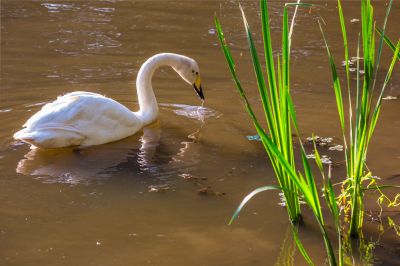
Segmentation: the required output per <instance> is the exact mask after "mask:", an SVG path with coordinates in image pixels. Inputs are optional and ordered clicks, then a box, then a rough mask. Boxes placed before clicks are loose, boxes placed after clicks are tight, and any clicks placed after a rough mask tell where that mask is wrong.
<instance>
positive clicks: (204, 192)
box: [197, 186, 225, 196]
mask: <svg viewBox="0 0 400 266" xmlns="http://www.w3.org/2000/svg"><path fill="white" fill-rule="evenodd" d="M197 193H198V194H199V195H204V196H206V195H214V196H224V195H225V192H218V191H214V190H212V189H211V187H210V186H207V187H202V188H200V189H198V190H197Z"/></svg>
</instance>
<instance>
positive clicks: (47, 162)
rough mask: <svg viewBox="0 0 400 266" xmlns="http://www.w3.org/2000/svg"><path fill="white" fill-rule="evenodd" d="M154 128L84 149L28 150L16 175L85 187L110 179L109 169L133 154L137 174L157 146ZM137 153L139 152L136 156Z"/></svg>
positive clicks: (158, 129)
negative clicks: (141, 133)
mask: <svg viewBox="0 0 400 266" xmlns="http://www.w3.org/2000/svg"><path fill="white" fill-rule="evenodd" d="M160 136H161V129H160V127H159V126H158V125H155V126H151V127H147V128H144V129H143V135H142V136H141V137H140V139H139V141H138V137H137V136H133V137H129V138H126V139H124V140H121V141H118V142H114V143H110V144H105V145H100V146H94V147H89V148H86V149H71V148H68V149H54V150H42V149H32V150H30V151H29V152H28V153H27V154H25V156H24V157H25V158H24V159H22V160H20V161H19V162H18V165H17V168H16V172H17V173H20V174H24V175H33V176H37V178H38V179H41V180H42V181H43V182H44V183H67V184H71V185H73V184H79V183H83V184H88V183H89V182H90V181H93V180H97V181H101V180H104V179H108V178H109V177H110V176H111V175H112V170H113V168H115V167H117V166H118V165H120V164H122V163H125V162H128V161H129V160H130V158H133V157H135V154H137V156H136V157H137V163H138V164H137V165H136V166H137V167H138V168H139V169H138V170H145V169H148V168H149V167H148V166H149V165H150V164H151V162H152V157H153V156H154V154H155V150H156V148H157V146H158V143H159V141H160ZM138 151H139V152H138Z"/></svg>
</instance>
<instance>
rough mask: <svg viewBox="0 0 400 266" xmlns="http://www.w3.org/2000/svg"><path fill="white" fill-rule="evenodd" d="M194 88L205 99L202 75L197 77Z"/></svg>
mask: <svg viewBox="0 0 400 266" xmlns="http://www.w3.org/2000/svg"><path fill="white" fill-rule="evenodd" d="M193 88H194V90H195V91H196V92H197V94H198V95H199V97H200V99H202V100H204V94H203V89H202V88H201V83H200V77H197V78H196V80H195V82H194V83H193Z"/></svg>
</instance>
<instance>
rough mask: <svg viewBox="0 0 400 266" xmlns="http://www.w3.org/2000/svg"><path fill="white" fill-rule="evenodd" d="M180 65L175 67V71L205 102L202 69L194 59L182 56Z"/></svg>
mask: <svg viewBox="0 0 400 266" xmlns="http://www.w3.org/2000/svg"><path fill="white" fill-rule="evenodd" d="M180 61H181V62H180V64H179V66H177V67H173V68H174V69H175V71H176V72H177V73H178V74H179V76H181V78H182V79H183V80H185V81H186V82H187V83H189V84H190V85H192V86H193V88H194V90H195V91H196V93H197V95H199V97H200V98H201V99H202V100H204V94H203V89H202V87H201V79H200V69H199V65H198V64H197V62H196V61H195V60H193V59H192V58H189V57H186V56H182V60H180Z"/></svg>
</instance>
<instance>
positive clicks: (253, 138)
mask: <svg viewBox="0 0 400 266" xmlns="http://www.w3.org/2000/svg"><path fill="white" fill-rule="evenodd" d="M246 138H247V139H248V140H256V141H261V137H260V136H259V135H252V136H246Z"/></svg>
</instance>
